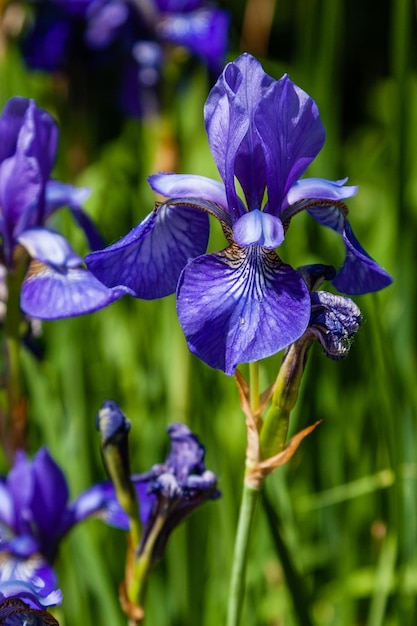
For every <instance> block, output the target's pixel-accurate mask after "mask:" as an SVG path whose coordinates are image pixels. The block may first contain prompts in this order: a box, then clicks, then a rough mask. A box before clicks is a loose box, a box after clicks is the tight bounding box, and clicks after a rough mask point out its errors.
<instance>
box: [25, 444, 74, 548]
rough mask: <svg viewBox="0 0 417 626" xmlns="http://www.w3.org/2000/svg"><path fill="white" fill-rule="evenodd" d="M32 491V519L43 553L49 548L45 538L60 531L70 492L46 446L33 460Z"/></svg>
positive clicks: (49, 537)
mask: <svg viewBox="0 0 417 626" xmlns="http://www.w3.org/2000/svg"><path fill="white" fill-rule="evenodd" d="M32 473H33V476H34V481H35V484H34V494H33V498H32V502H31V510H32V512H33V519H34V522H35V524H36V526H37V528H38V531H39V535H40V539H41V541H42V542H43V543H44V547H45V550H43V552H44V553H47V551H48V543H49V542H48V540H49V541H52V538H53V537H54V536H55V537H56V536H57V535H59V533H60V530H61V529H60V521H61V519H62V517H63V515H64V512H65V509H66V506H67V502H68V497H69V492H68V485H67V481H66V480H65V476H64V474H63V472H62V470H61V468H60V467H59V466H58V465H57V464H56V463H55V461H54V460H53V459H52V457H51V456H50V454H49V452H48V450H47V449H46V448H45V447H43V448H41V449H40V450H39V451H38V452H37V454H36V455H35V457H34V458H33V461H32Z"/></svg>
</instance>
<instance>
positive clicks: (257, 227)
mask: <svg viewBox="0 0 417 626" xmlns="http://www.w3.org/2000/svg"><path fill="white" fill-rule="evenodd" d="M233 235H234V240H235V242H236V243H238V244H239V245H241V246H249V245H251V244H258V245H259V246H262V247H264V248H268V249H272V248H278V246H280V245H281V244H282V242H283V241H284V228H283V226H282V222H281V220H280V219H279V218H278V217H275V215H269V214H268V213H262V211H259V210H258V209H256V210H254V211H249V212H248V213H245V215H242V217H240V218H239V219H238V221H237V222H236V224H235V225H234V228H233Z"/></svg>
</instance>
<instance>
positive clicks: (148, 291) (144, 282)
mask: <svg viewBox="0 0 417 626" xmlns="http://www.w3.org/2000/svg"><path fill="white" fill-rule="evenodd" d="M208 235H209V222H208V216H207V215H206V214H205V213H204V212H202V211H198V210H197V209H194V208H191V207H188V206H170V205H169V204H168V203H164V204H162V205H160V206H159V207H157V208H156V209H155V210H154V211H153V212H152V213H151V214H150V215H148V216H147V217H146V218H145V219H144V220H143V222H141V223H140V224H139V225H138V226H136V227H135V228H133V229H132V230H131V231H130V233H128V234H127V235H126V237H123V239H121V240H120V241H118V242H117V243H115V244H113V245H111V246H109V247H108V248H105V249H104V250H99V251H97V252H93V253H92V254H89V255H88V256H87V257H86V263H87V266H88V268H89V269H90V271H91V272H92V273H93V274H94V275H95V276H97V278H98V279H99V280H100V281H101V282H103V283H104V284H105V285H107V286H108V287H116V286H119V285H123V286H125V287H127V288H128V289H129V290H131V292H132V293H133V295H135V296H136V297H137V298H143V299H145V300H152V299H154V298H162V297H164V296H167V295H169V294H171V293H173V292H174V291H175V289H176V286H177V281H178V277H179V275H180V273H181V271H182V269H183V267H184V266H185V264H186V263H187V261H188V260H189V259H190V258H194V257H196V256H198V255H200V254H202V253H203V252H205V250H206V248H207V244H208Z"/></svg>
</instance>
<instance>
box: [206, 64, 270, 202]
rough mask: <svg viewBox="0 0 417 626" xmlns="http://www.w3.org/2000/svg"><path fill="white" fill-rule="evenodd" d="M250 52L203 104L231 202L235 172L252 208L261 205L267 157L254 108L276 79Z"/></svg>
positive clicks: (229, 68)
mask: <svg viewBox="0 0 417 626" xmlns="http://www.w3.org/2000/svg"><path fill="white" fill-rule="evenodd" d="M273 82H274V81H273V79H272V78H271V76H268V74H266V73H265V72H264V71H263V69H262V66H261V64H260V63H259V62H258V61H257V60H256V59H254V57H252V56H251V55H249V54H242V55H241V56H240V57H239V58H238V59H237V60H236V61H235V62H234V63H229V65H227V66H226V68H225V70H224V72H223V73H222V75H221V76H220V78H219V80H218V81H217V83H216V85H215V86H214V88H213V89H212V90H211V92H210V94H209V97H208V99H207V102H206V105H205V108H204V119H205V124H206V130H207V133H208V137H209V143H210V148H211V151H212V154H213V156H214V159H215V161H216V164H217V167H218V168H219V172H220V175H221V176H222V178H223V180H224V181H225V184H226V187H227V190H228V198H229V202H230V204H231V206H234V204H236V194H235V192H234V176H236V178H237V179H238V180H239V182H240V184H241V186H242V189H243V193H244V194H245V198H246V202H247V205H248V208H249V209H256V208H259V207H260V206H261V202H262V199H263V195H264V191H265V185H266V169H265V157H264V154H263V151H262V146H261V142H260V139H259V136H258V134H257V132H256V129H255V125H254V123H253V117H254V112H255V110H256V107H257V105H258V102H259V100H261V99H262V97H263V95H264V94H265V93H266V91H267V89H268V88H269V86H270V85H271V84H272V83H273Z"/></svg>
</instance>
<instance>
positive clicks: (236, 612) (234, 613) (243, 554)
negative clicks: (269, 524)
mask: <svg viewBox="0 0 417 626" xmlns="http://www.w3.org/2000/svg"><path fill="white" fill-rule="evenodd" d="M260 493H261V491H260V489H253V488H252V487H249V486H248V485H246V484H244V485H243V495H242V503H241V506H240V513H239V522H238V527H237V534H236V541H235V551H234V558H233V569H232V577H231V581H230V591H229V603H228V611H227V626H238V625H239V623H240V616H241V613H242V604H243V594H244V588H245V575H246V563H247V557H248V548H249V539H250V534H251V529H252V522H253V519H254V514H255V508H256V503H257V502H258V500H259V496H260Z"/></svg>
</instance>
